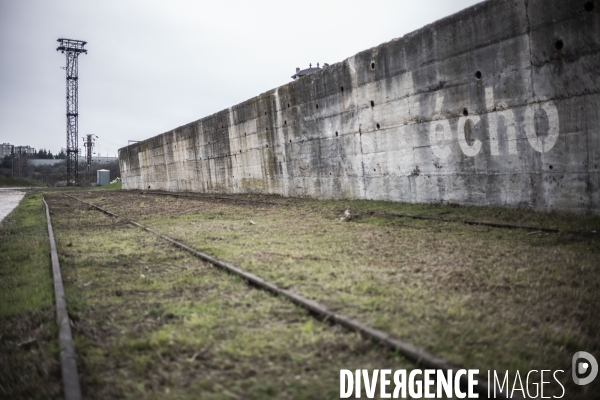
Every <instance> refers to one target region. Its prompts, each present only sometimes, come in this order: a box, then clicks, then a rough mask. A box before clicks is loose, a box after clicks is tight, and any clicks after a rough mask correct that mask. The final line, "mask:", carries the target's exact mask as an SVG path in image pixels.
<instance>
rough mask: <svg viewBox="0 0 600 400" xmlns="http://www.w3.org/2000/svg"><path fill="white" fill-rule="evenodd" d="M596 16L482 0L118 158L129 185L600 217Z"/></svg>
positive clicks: (556, 1) (559, 5)
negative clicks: (553, 211)
mask: <svg viewBox="0 0 600 400" xmlns="http://www.w3.org/2000/svg"><path fill="white" fill-rule="evenodd" d="M595 3H596V2H593V1H582V0H571V1H566V0H489V1H485V2H482V3H480V4H477V5H475V6H473V7H471V8H468V9H466V10H464V11H462V12H460V13H457V14H455V15H452V16H450V17H447V18H444V19H442V20H440V21H437V22H435V23H433V24H431V25H428V26H425V27H424V28H422V29H420V30H418V31H416V32H413V33H410V34H408V35H406V36H404V37H402V38H399V39H394V40H392V41H390V42H388V43H384V44H382V45H380V46H378V47H375V48H372V49H369V50H365V51H363V52H361V53H358V54H356V55H354V56H352V57H349V58H348V59H346V60H344V61H343V62H340V63H337V64H334V65H331V66H329V67H327V68H324V69H323V70H322V71H319V72H317V73H315V74H312V75H309V76H306V77H303V78H300V79H298V80H296V81H293V82H290V83H289V84H287V85H284V86H281V87H278V88H276V89H274V90H271V91H268V92H266V93H263V94H261V95H260V96H257V97H254V98H252V99H249V100H248V101H245V102H243V103H241V104H238V105H235V106H232V107H230V108H229V109H226V110H223V111H221V112H218V113H216V114H214V115H211V116H208V117H205V118H202V119H200V120H198V121H195V122H192V123H190V124H187V125H185V126H181V127H179V128H177V129H174V130H172V131H169V132H166V133H163V134H161V135H158V136H155V137H153V138H150V139H148V140H145V141H143V142H139V143H136V144H133V145H130V146H128V147H124V148H122V149H120V150H119V163H120V169H121V176H122V179H123V188H124V189H148V188H150V189H162V190H169V191H195V192H227V193H247V192H261V193H274V194H281V195H284V196H310V197H315V198H353V199H379V200H392V201H405V202H413V203H420V202H440V201H448V202H456V203H460V204H477V205H508V206H527V207H533V208H536V209H540V210H548V209H561V210H570V211H576V212H590V211H591V212H594V213H598V210H599V205H600V95H599V89H600V73H599V72H600V53H599V49H600V14H599V13H600V4H595Z"/></svg>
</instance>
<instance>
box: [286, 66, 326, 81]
mask: <svg viewBox="0 0 600 400" xmlns="http://www.w3.org/2000/svg"><path fill="white" fill-rule="evenodd" d="M327 67H329V64H327V63H325V64H323V68H327ZM321 69H322V68H321V67H319V63H317V67H316V68H313V66H312V64H308V68H306V69H303V70H300V68H296V73H295V74H294V75H292V79H296V78H301V77H303V76H306V75H310V74H314V73H315V72H317V71H320V70H321Z"/></svg>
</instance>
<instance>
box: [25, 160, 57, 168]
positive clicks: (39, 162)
mask: <svg viewBox="0 0 600 400" xmlns="http://www.w3.org/2000/svg"><path fill="white" fill-rule="evenodd" d="M61 162H62V163H64V162H65V160H61V159H54V158H52V159H50V158H46V159H44V158H30V159H29V160H27V165H33V166H34V167H39V166H40V165H56V164H59V163H61Z"/></svg>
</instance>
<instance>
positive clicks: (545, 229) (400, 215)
mask: <svg viewBox="0 0 600 400" xmlns="http://www.w3.org/2000/svg"><path fill="white" fill-rule="evenodd" d="M125 193H129V194H142V195H153V196H169V197H173V198H185V199H192V200H199V201H220V200H226V201H230V202H233V203H247V204H255V205H256V204H262V205H269V206H283V207H286V206H289V205H288V204H286V203H285V202H279V203H277V202H268V201H259V200H248V199H240V198H236V197H233V196H214V195H201V194H182V193H173V192H159V191H145V190H142V191H137V190H130V191H125ZM381 215H382V216H387V217H394V218H410V219H417V220H429V221H437V222H453V223H460V224H465V225H479V226H486V227H491V228H501V229H522V230H526V231H530V232H544V233H562V234H577V235H596V234H597V233H598V232H599V231H600V230H599V229H590V230H577V231H574V230H569V229H560V228H551V227H545V226H533V225H521V224H511V223H505V222H491V221H481V220H474V219H465V218H445V217H441V216H435V215H423V214H406V213H382V214H381Z"/></svg>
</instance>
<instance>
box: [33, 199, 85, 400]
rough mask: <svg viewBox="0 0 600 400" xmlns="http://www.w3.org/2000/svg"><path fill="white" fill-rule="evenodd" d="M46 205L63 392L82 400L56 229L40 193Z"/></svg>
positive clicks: (74, 399)
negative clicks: (55, 236)
mask: <svg viewBox="0 0 600 400" xmlns="http://www.w3.org/2000/svg"><path fill="white" fill-rule="evenodd" d="M40 195H41V196H42V200H43V202H44V206H45V207H46V220H47V221H48V237H49V238H50V259H51V260H52V276H53V279H54V298H55V304H56V324H57V325H58V340H59V344H60V368H61V374H62V382H63V392H64V395H65V400H81V399H82V397H81V385H80V383H79V373H78V372H77V358H76V354H75V346H74V345H73V336H72V335H71V325H70V321H69V313H68V312H67V302H66V300H65V289H64V287H63V281H62V274H61V273H60V264H59V262H58V253H57V251H56V241H55V240H54V231H53V230H52V222H51V221H50V208H49V207H48V203H46V199H44V195H43V194H42V193H40Z"/></svg>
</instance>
